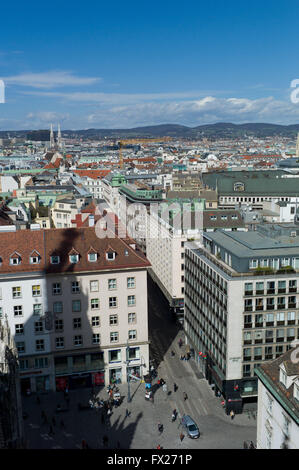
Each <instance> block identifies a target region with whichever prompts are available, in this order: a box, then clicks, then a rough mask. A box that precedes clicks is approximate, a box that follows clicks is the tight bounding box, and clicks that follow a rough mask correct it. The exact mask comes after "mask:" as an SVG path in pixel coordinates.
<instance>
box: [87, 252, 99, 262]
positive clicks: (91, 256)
mask: <svg viewBox="0 0 299 470" xmlns="http://www.w3.org/2000/svg"><path fill="white" fill-rule="evenodd" d="M97 259H98V255H97V254H96V253H88V261H90V262H91V263H94V262H95V261H96V260H97Z"/></svg>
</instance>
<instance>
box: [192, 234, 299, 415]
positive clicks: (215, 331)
mask: <svg viewBox="0 0 299 470" xmlns="http://www.w3.org/2000/svg"><path fill="white" fill-rule="evenodd" d="M271 228H273V227H272V226H271ZM271 235H272V237H273V238H270V237H267V236H266V235H264V234H261V233H257V232H224V231H222V230H221V231H216V232H213V233H204V234H203V245H204V246H203V247H201V248H198V247H194V246H192V245H186V250H185V251H186V253H185V331H186V335H187V338H188V342H189V343H190V345H191V347H192V349H193V350H194V352H195V355H196V357H197V359H198V361H199V363H200V367H201V368H202V370H203V372H204V373H205V375H206V377H207V379H208V380H209V382H210V384H213V386H214V387H215V391H219V392H221V393H222V394H223V395H224V397H225V398H226V407H227V410H230V409H231V408H234V409H235V411H239V410H241V409H242V405H243V403H244V402H246V401H252V400H253V399H256V397H257V378H256V376H255V372H254V369H255V367H257V365H259V364H261V363H263V362H264V361H267V360H271V359H274V358H277V357H279V356H280V355H281V354H283V353H284V352H286V351H287V349H288V348H290V347H291V343H292V341H294V340H295V339H298V338H299V328H298V325H299V296H298V283H299V278H298V273H299V264H298V262H299V239H298V237H291V236H286V235H282V234H281V233H280V231H279V227H278V228H277V233H276V232H275V229H274V228H273V230H272V231H271ZM202 357H203V358H204V359H202Z"/></svg>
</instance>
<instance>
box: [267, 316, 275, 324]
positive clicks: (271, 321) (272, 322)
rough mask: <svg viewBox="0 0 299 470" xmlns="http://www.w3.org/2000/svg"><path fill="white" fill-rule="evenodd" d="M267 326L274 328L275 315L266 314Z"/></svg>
mask: <svg viewBox="0 0 299 470" xmlns="http://www.w3.org/2000/svg"><path fill="white" fill-rule="evenodd" d="M266 325H267V326H273V325H274V313H267V314H266Z"/></svg>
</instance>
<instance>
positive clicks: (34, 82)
mask: <svg viewBox="0 0 299 470" xmlns="http://www.w3.org/2000/svg"><path fill="white" fill-rule="evenodd" d="M3 80H4V82H5V83H7V84H12V85H19V86H24V87H32V88H44V89H51V88H55V87H63V86H79V85H93V84H94V83H97V82H99V81H100V80H101V79H100V78H95V77H77V76H75V75H73V73H72V72H69V71H48V72H41V73H33V72H30V73H22V74H20V75H14V76H10V77H3Z"/></svg>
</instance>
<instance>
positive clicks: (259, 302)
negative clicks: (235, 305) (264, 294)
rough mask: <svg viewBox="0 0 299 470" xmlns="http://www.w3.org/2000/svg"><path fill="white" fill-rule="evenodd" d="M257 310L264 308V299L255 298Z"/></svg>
mask: <svg viewBox="0 0 299 470" xmlns="http://www.w3.org/2000/svg"><path fill="white" fill-rule="evenodd" d="M255 310H264V299H263V298H258V299H255Z"/></svg>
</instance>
